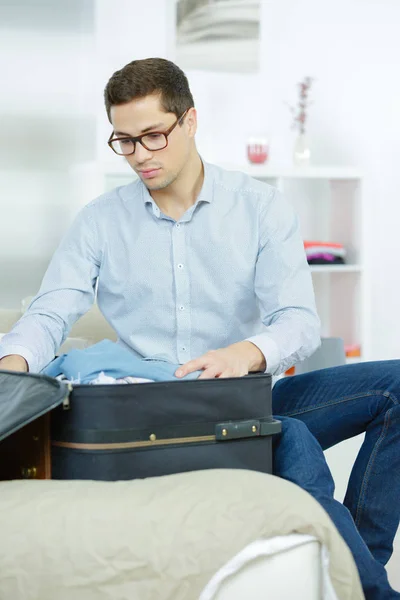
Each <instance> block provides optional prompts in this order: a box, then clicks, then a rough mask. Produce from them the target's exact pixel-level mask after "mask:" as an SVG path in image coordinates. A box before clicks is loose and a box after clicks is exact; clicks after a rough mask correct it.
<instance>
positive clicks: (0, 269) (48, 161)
mask: <svg viewBox="0 0 400 600" xmlns="http://www.w3.org/2000/svg"><path fill="white" fill-rule="evenodd" d="M32 4H33V3H32V2H28V0H15V2H14V3H12V5H13V6H14V7H15V9H17V8H18V6H25V10H24V11H19V12H18V11H17V10H15V11H14V16H13V18H11V17H12V15H11V16H10V6H11V4H10V3H9V2H7V0H0V28H1V31H0V34H1V35H0V44H2V46H1V48H0V50H1V52H0V72H1V74H2V78H3V79H2V80H3V82H4V81H5V82H6V85H5V86H4V87H3V86H2V90H4V89H6V90H7V93H3V91H2V94H1V95H0V119H1V124H2V134H3V132H4V131H5V132H6V133H7V136H9V137H8V138H7V142H6V143H5V141H4V140H5V137H4V135H2V139H1V142H0V161H1V162H0V210H1V211H2V218H1V219H0V235H1V237H0V249H1V254H0V303H1V304H3V305H4V304H7V305H10V303H13V304H15V303H17V301H18V298H19V295H20V293H21V285H19V286H17V285H15V286H14V287H13V285H10V284H9V281H8V285H7V286H6V285H5V282H6V278H5V273H6V267H5V265H7V272H8V270H9V268H10V267H9V266H10V263H11V262H12V260H13V258H14V257H16V256H17V257H23V260H24V261H27V263H26V264H28V263H29V261H30V260H32V257H33V258H37V259H38V261H39V262H37V263H36V266H35V269H33V270H32V268H30V269H29V277H30V279H29V282H28V274H27V273H25V274H23V277H25V278H26V285H25V286H24V285H22V287H23V288H24V290H26V292H27V293H28V292H29V293H31V292H32V291H33V290H32V289H29V290H28V288H30V287H32V285H33V284H34V281H35V282H36V281H37V282H38V281H39V280H40V276H41V274H42V271H43V264H45V261H46V260H48V258H49V256H50V255H51V252H52V250H53V249H54V247H55V244H56V243H57V240H58V237H59V235H61V233H62V231H63V230H65V227H66V226H67V225H68V223H69V222H70V220H71V218H72V212H73V211H74V210H75V209H76V207H74V208H71V206H69V189H68V182H67V181H66V174H67V173H68V169H69V167H70V165H71V164H72V163H74V162H77V161H80V160H88V159H91V158H95V157H97V158H101V159H107V158H108V159H109V158H110V153H109V150H108V148H107V147H106V144H105V139H106V137H107V136H108V134H109V124H108V122H107V119H106V116H105V113H104V110H103V104H102V102H103V100H102V91H103V88H104V85H105V83H106V81H107V78H108V77H109V76H110V75H111V73H112V72H113V71H114V70H115V69H117V68H119V67H120V66H122V65H123V64H125V63H126V62H128V61H129V60H131V59H134V58H141V57H145V56H150V55H159V56H167V57H170V58H173V53H172V51H171V46H172V42H173V32H172V21H173V9H172V8H171V7H173V0H170V1H168V0H152V1H151V2H147V3H143V2H139V0H133V1H132V0H120V2H119V3H118V12H117V10H116V4H115V2H113V1H112V0H97V1H96V0H85V1H84V2H83V1H82V2H77V1H76V0H74V1H73V2H68V7H69V10H68V14H69V17H68V18H66V15H65V6H66V4H65V3H64V4H63V3H62V2H59V3H52V2H50V0H49V1H48V2H44V1H43V2H40V3H38V2H35V4H37V5H38V6H39V4H40V6H42V7H43V8H42V12H40V11H39V14H37V10H35V11H33V10H32ZM6 5H8V13H7V14H6V16H7V19H4V18H1V17H2V13H1V9H2V8H3V9H4V7H5V6H6ZM57 11H58V12H57ZM17 12H18V15H17ZM262 13H263V22H262V41H261V45H262V57H261V71H260V73H258V74H253V75H232V74H229V75H228V74H225V75H224V74H221V73H218V74H209V73H204V72H189V73H188V75H189V78H190V82H191V86H192V89H193V93H194V96H195V100H196V104H197V108H198V111H199V133H198V145H199V149H200V151H201V153H202V154H203V156H204V157H205V158H206V159H208V160H215V161H218V162H221V161H226V162H237V163H240V162H243V161H244V160H245V144H246V139H247V137H248V136H249V135H251V134H252V133H254V132H258V131H265V132H267V133H268V134H269V136H270V139H271V163H276V164H280V165H281V164H290V161H291V149H292V144H293V135H294V134H293V133H292V132H291V131H290V122H291V115H290V113H289V109H288V108H287V106H286V104H285V102H290V103H294V102H295V101H296V88H295V86H296V83H297V82H298V81H299V80H300V79H302V78H303V77H304V76H305V75H312V76H314V77H315V78H316V82H315V85H314V88H313V90H312V96H313V101H314V104H313V106H312V108H311V110H310V122H309V134H310V140H311V146H312V153H313V160H314V162H315V163H318V164H326V163H330V164H349V165H350V164H351V165H359V166H361V167H363V168H364V170H365V173H366V181H365V202H366V203H367V205H368V208H369V233H370V240H371V245H370V253H369V259H370V265H371V270H372V281H373V285H372V286H371V296H372V314H373V320H372V323H371V328H372V339H373V348H374V353H373V354H374V357H375V358H389V357H397V355H398V342H397V340H398V339H400V321H398V320H397V319H396V309H397V304H398V301H397V296H398V292H399V288H400V284H399V276H398V270H397V268H396V267H397V255H398V254H399V251H400V238H399V236H398V235H397V220H398V219H397V218H396V217H397V216H398V215H399V213H400V208H398V201H397V195H398V192H397V161H398V159H399V157H400V152H399V141H398V140H399V139H400V110H399V106H400V77H398V65H397V63H398V57H400V37H399V36H398V35H397V30H398V25H399V23H400V3H399V2H398V1H397V0H384V1H382V2H377V0H336V1H335V2H333V0H331V1H325V2H320V0H303V1H302V2H301V3H299V2H297V1H296V0H268V1H266V0H265V1H264V2H263V5H262ZM24 15H25V16H24ZM34 15H36V16H35V17H34ZM24 19H25V20H24ZM7 23H8V27H7ZM150 32H151V33H150ZM1 57H2V58H1ZM60 65H62V71H61V70H60ZM95 126H96V127H95ZM11 134H14V136H12V135H11ZM15 136H16V137H15ZM39 136H41V137H39ZM38 139H40V142H39V146H37V143H38ZM20 140H24V143H23V144H21V142H20ZM57 177H59V179H57ZM57 181H58V183H57ZM87 200H90V199H89V198H88V199H87ZM5 210H7V216H6V218H5V213H4V211H5ZM44 215H45V217H46V218H43V216H44ZM19 223H20V225H19ZM19 227H20V230H21V233H19V229H18V228H19ZM40 261H41V262H40ZM33 273H34V275H33ZM14 283H16V282H14ZM5 290H7V293H6V292H5Z"/></svg>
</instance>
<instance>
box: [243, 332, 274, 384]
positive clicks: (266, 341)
mask: <svg viewBox="0 0 400 600" xmlns="http://www.w3.org/2000/svg"><path fill="white" fill-rule="evenodd" d="M245 341H246V342H251V343H252V344H254V345H255V346H257V348H258V349H259V350H261V352H262V353H263V354H264V358H265V363H266V365H267V368H266V369H265V372H266V373H270V374H271V375H274V374H275V372H276V371H278V370H279V365H280V362H281V353H280V352H279V348H278V344H277V343H276V342H275V340H273V339H272V338H271V337H270V336H269V335H268V334H267V333H260V334H259V335H253V337H250V338H246V340H245Z"/></svg>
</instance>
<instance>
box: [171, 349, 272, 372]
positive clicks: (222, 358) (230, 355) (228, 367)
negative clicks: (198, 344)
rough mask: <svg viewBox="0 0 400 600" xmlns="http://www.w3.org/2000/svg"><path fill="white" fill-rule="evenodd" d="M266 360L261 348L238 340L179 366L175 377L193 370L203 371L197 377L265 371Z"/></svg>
mask: <svg viewBox="0 0 400 600" xmlns="http://www.w3.org/2000/svg"><path fill="white" fill-rule="evenodd" d="M265 369H266V362H265V357H264V355H263V353H262V352H261V350H260V349H259V348H257V346H255V345H254V344H252V343H251V342H239V343H237V344H232V346H228V347H227V348H221V349H220V350H210V351H209V352H207V353H206V354H203V356H200V357H199V358H195V359H194V360H191V361H189V362H187V363H186V364H184V365H182V366H181V367H179V369H178V370H177V371H176V372H175V375H176V376H177V377H184V376H185V375H188V373H193V371H203V373H202V374H201V375H200V377H199V379H214V378H215V377H218V378H221V379H222V378H227V377H243V376H244V375H247V374H248V373H250V372H251V371H265Z"/></svg>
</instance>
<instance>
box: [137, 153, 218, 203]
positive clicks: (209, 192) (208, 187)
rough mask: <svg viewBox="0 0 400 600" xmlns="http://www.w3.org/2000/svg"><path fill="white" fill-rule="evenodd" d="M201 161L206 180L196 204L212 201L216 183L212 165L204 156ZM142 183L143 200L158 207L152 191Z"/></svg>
mask: <svg viewBox="0 0 400 600" xmlns="http://www.w3.org/2000/svg"><path fill="white" fill-rule="evenodd" d="M200 158H201V157H200ZM201 162H202V163H203V167H204V181H203V186H202V188H201V190H200V194H199V195H198V197H197V200H196V203H195V206H196V205H197V204H199V202H208V204H211V202H212V201H213V199H214V185H213V184H214V180H213V168H212V165H210V164H208V163H206V162H205V161H204V160H203V159H202V158H201ZM140 183H141V187H142V198H143V202H144V203H145V204H152V206H153V208H155V207H157V204H156V203H155V202H154V200H153V198H152V197H151V195H150V192H149V190H148V189H147V187H146V186H145V184H144V183H143V182H142V181H141V182H140Z"/></svg>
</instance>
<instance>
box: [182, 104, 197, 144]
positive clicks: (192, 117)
mask: <svg viewBox="0 0 400 600" xmlns="http://www.w3.org/2000/svg"><path fill="white" fill-rule="evenodd" d="M184 122H185V123H186V127H187V132H188V134H189V136H190V137H194V136H195V134H196V131H197V110H196V109H195V108H194V107H192V108H190V109H189V111H188V113H187V115H186V119H185V121H184Z"/></svg>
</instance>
